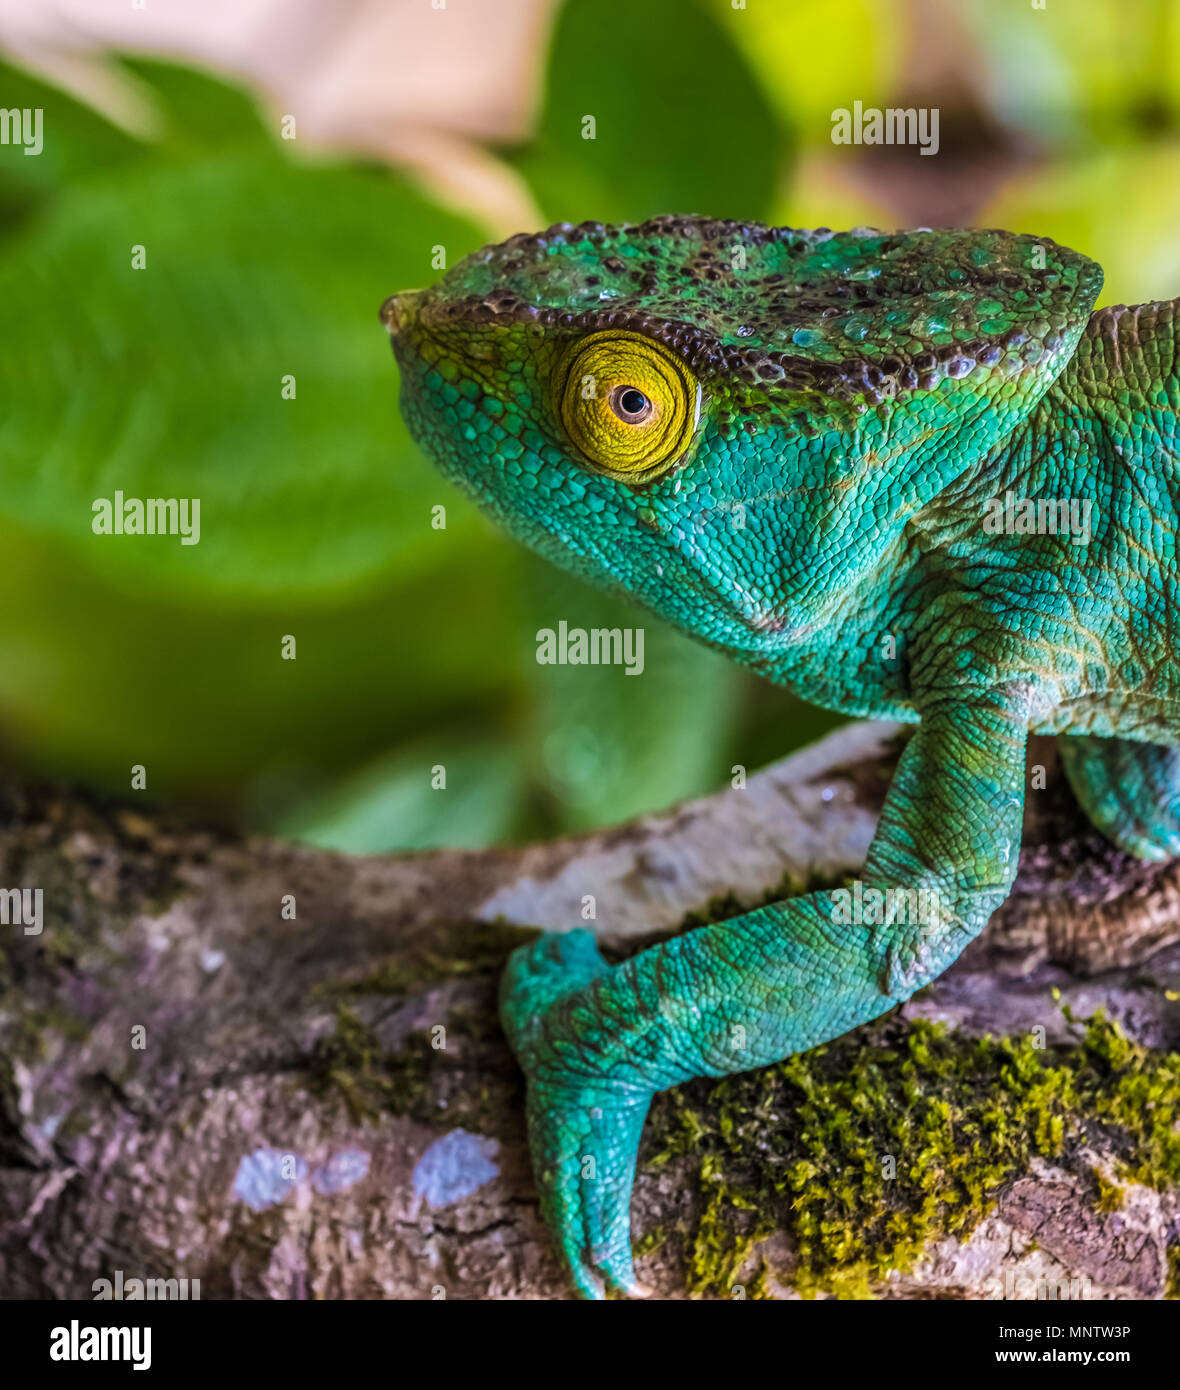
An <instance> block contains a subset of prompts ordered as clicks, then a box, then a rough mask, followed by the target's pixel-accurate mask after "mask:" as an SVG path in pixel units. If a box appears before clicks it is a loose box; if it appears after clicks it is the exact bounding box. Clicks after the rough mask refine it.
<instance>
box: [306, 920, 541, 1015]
mask: <svg viewBox="0 0 1180 1390" xmlns="http://www.w3.org/2000/svg"><path fill="white" fill-rule="evenodd" d="M537 933H538V929H537V928H535V927H517V926H513V925H511V924H510V923H507V922H500V921H497V922H435V923H433V924H432V925H431V928H430V932H429V942H430V944H429V946H427V945H425V944H418V945H409V946H404V947H402V948H400V949H399V950H398V951H397V953H396V954H394V955H392V956H390V957H389V958H388V959H387V960H384V961H381V962H379V963H378V964H377V965H376V966H374V968H373V969H372V970H370V971H369V972H368V973H367V974H365V975H363V976H361V977H360V978H359V979H354V980H344V981H329V982H325V983H322V984H320V985H317V986H316V990H315V992H316V993H319V994H333V995H337V996H350V997H356V996H360V995H374V994H380V995H394V996H403V995H407V994H411V993H413V992H414V991H415V990H417V989H421V988H422V987H423V986H424V985H430V984H441V983H444V982H445V981H447V980H463V979H470V978H473V977H476V976H480V975H487V976H489V977H490V976H498V975H499V973H500V971H501V970H502V969H503V968H504V964H505V962H506V961H507V959H508V957H509V955H511V953H512V952H513V951H514V950H515V949H516V948H517V947H518V946H523V945H526V944H527V943H528V942H530V941H533V940H535V939H536V937H537ZM424 939H425V936H424Z"/></svg>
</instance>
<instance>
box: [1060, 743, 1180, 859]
mask: <svg viewBox="0 0 1180 1390" xmlns="http://www.w3.org/2000/svg"><path fill="white" fill-rule="evenodd" d="M1057 746H1058V749H1059V750H1060V753H1061V761H1062V765H1063V766H1064V768H1065V775H1066V776H1067V777H1068V778H1069V784H1070V786H1071V787H1073V790H1074V795H1075V796H1076V797H1077V799H1078V802H1079V803H1080V805H1081V807H1082V810H1083V811H1085V813H1086V814H1087V815H1088V816H1089V817H1090V819H1091V820H1092V821H1093V822H1094V824H1095V825H1096V826H1097V827H1098V829H1099V830H1101V831H1102V833H1103V834H1104V835H1105V836H1106V838H1107V839H1108V840H1110V841H1111V842H1112V843H1114V844H1116V845H1118V847H1119V848H1120V849H1124V850H1126V851H1127V853H1128V854H1133V855H1135V857H1136V858H1138V859H1167V858H1169V857H1170V856H1171V855H1173V854H1180V748H1170V747H1167V746H1166V745H1164V744H1158V743H1133V742H1132V741H1131V740H1130V739H1125V738H1092V737H1090V736H1089V735H1081V734H1063V735H1062V736H1061V737H1060V738H1059V739H1058V740H1057Z"/></svg>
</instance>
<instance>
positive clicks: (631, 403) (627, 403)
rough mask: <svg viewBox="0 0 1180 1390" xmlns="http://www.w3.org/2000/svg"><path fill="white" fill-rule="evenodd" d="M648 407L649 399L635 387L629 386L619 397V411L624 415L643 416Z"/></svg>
mask: <svg viewBox="0 0 1180 1390" xmlns="http://www.w3.org/2000/svg"><path fill="white" fill-rule="evenodd" d="M646 406H647V397H646V396H645V395H644V394H643V392H642V391H637V390H636V389H635V387H634V386H628V387H627V389H626V390H625V391H624V392H622V394H621V395H620V396H619V409H620V410H621V411H622V412H623V414H624V415H642V414H643V411H644V409H645V408H646Z"/></svg>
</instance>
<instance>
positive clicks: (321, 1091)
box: [305, 1002, 520, 1134]
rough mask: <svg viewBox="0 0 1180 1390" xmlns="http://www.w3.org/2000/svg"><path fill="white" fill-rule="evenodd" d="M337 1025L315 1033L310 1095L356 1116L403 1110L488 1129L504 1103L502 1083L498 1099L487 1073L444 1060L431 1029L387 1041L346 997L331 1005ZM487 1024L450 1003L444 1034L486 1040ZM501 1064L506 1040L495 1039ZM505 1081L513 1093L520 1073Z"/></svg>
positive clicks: (358, 1119) (433, 1120) (425, 1120)
mask: <svg viewBox="0 0 1180 1390" xmlns="http://www.w3.org/2000/svg"><path fill="white" fill-rule="evenodd" d="M335 1014H336V1026H335V1029H334V1030H333V1032H332V1033H331V1034H330V1035H329V1036H328V1037H326V1038H323V1039H321V1040H320V1042H319V1044H318V1045H317V1047H316V1049H315V1051H314V1053H313V1054H312V1057H311V1061H310V1064H309V1066H308V1068H307V1071H306V1073H305V1084H306V1087H307V1089H308V1090H309V1091H311V1093H312V1094H313V1095H316V1096H321V1097H323V1096H331V1095H335V1096H338V1097H339V1098H340V1099H341V1100H343V1101H344V1104H345V1105H346V1107H347V1109H348V1113H349V1115H350V1117H351V1119H352V1121H353V1123H354V1124H360V1123H365V1122H372V1123H375V1122H376V1121H377V1120H379V1119H380V1117H381V1116H382V1115H383V1114H389V1115H408V1116H410V1117H411V1118H412V1119H415V1120H418V1121H419V1122H420V1123H422V1124H434V1125H438V1124H440V1123H445V1124H446V1125H447V1126H448V1127H450V1126H453V1125H463V1126H466V1127H468V1128H470V1129H472V1130H475V1131H478V1132H480V1133H484V1134H486V1133H488V1132H489V1131H490V1130H491V1129H492V1128H493V1127H494V1126H495V1123H496V1121H497V1119H502V1117H503V1113H504V1110H505V1106H504V1102H503V1090H504V1087H503V1084H501V1086H500V1091H499V1096H500V1098H499V1100H498V1101H497V1096H496V1094H495V1091H494V1087H493V1085H492V1084H491V1081H490V1080H483V1079H481V1078H480V1077H479V1076H478V1074H473V1073H472V1072H471V1071H468V1070H464V1069H463V1068H461V1067H454V1066H450V1065H448V1060H447V1053H446V1052H445V1051H444V1050H442V1049H437V1048H436V1047H435V1046H434V1042H435V1036H434V1033H433V1030H432V1029H429V1028H418V1029H415V1030H414V1031H412V1032H411V1033H409V1034H407V1036H406V1038H405V1040H404V1042H403V1044H402V1046H400V1047H399V1048H396V1049H390V1048H385V1047H383V1046H382V1044H381V1042H380V1039H379V1038H378V1037H377V1035H376V1033H375V1032H374V1030H373V1029H372V1028H371V1027H370V1026H369V1025H368V1024H366V1023H365V1022H364V1021H363V1020H362V1019H361V1018H360V1017H359V1016H358V1015H357V1013H356V1012H355V1011H354V1010H353V1009H352V1008H350V1007H349V1006H348V1005H346V1004H344V1003H342V1002H341V1003H338V1004H337V1005H336V1010H335ZM491 1026H492V1024H491V1022H490V1021H489V1020H488V1018H487V1016H486V1015H484V1014H483V1013H480V1012H479V1011H478V1010H470V1011H467V1010H460V1009H456V1010H454V1013H453V1014H452V1016H451V1017H450V1019H449V1020H448V1022H447V1024H446V1029H447V1036H448V1037H452V1038H453V1037H467V1038H470V1039H478V1040H482V1042H483V1043H485V1044H486V1042H487V1041H488V1033H489V1031H490V1028H491ZM498 1046H499V1048H500V1050H501V1052H502V1053H503V1061H504V1064H505V1065H504V1071H505V1073H508V1072H509V1070H510V1059H509V1057H508V1052H507V1046H506V1044H505V1043H504V1042H503V1040H502V1039H499V1042H498ZM508 1088H509V1090H510V1091H511V1092H512V1094H513V1099H514V1100H515V1099H517V1098H518V1097H517V1096H516V1092H518V1091H519V1089H520V1086H519V1080H518V1078H517V1077H516V1076H515V1074H514V1073H512V1074H511V1075H510V1076H509V1078H508Z"/></svg>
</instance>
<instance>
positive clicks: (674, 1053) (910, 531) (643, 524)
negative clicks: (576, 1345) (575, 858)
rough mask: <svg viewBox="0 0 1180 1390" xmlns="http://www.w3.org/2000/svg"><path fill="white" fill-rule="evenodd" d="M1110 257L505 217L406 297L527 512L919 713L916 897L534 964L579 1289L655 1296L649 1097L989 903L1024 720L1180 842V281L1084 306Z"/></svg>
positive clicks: (641, 582) (763, 660) (497, 483)
mask: <svg viewBox="0 0 1180 1390" xmlns="http://www.w3.org/2000/svg"><path fill="white" fill-rule="evenodd" d="M1101 283H1102V272H1101V270H1100V269H1099V267H1098V266H1097V265H1096V264H1095V263H1094V262H1093V261H1091V260H1089V259H1088V258H1087V257H1085V256H1083V255H1079V254H1078V253H1077V252H1074V251H1070V250H1067V249H1065V248H1064V247H1060V246H1058V245H1056V244H1055V243H1054V242H1052V241H1049V240H1048V239H1046V238H1039V237H1032V236H1022V235H1015V234H1012V233H1009V232H1003V231H972V230H936V231H931V230H921V231H913V232H900V233H894V234H886V233H881V232H877V231H873V230H870V229H866V228H858V229H856V230H853V231H849V232H840V233H832V232H829V231H827V230H819V231H798V230H793V229H790V228H785V227H763V226H757V225H750V224H744V223H736V222H725V221H713V220H708V219H705V218H697V217H662V218H657V219H655V220H653V221H649V222H646V223H643V224H642V225H624V226H618V227H612V226H603V225H600V224H597V223H583V224H581V225H579V226H571V225H570V224H568V223H562V224H559V225H557V226H553V227H550V228H549V229H548V230H547V231H545V232H542V233H540V234H539V235H536V236H529V235H520V236H514V237H512V238H511V239H510V240H508V241H506V242H504V243H503V244H501V245H498V246H491V247H486V248H485V249H483V250H481V251H478V252H476V253H475V254H474V255H471V256H469V257H468V258H467V259H466V260H464V261H463V262H462V263H461V264H459V265H457V266H456V267H454V268H453V269H452V270H450V271H449V272H448V273H447V274H446V275H445V276H444V278H443V279H442V280H440V281H439V282H438V283H437V284H436V285H434V286H433V287H432V288H430V289H428V290H424V291H411V292H407V293H403V294H399V295H396V296H394V297H393V298H392V299H390V300H388V301H387V302H386V304H385V306H384V308H383V310H382V318H383V320H384V322H385V324H386V327H387V328H388V330H389V331H390V333H391V334H392V337H393V347H394V351H395V353H396V356H397V361H398V365H399V367H400V373H401V403H402V410H403V413H404V415H405V418H406V420H407V422H408V424H409V427H410V429H411V431H412V433H413V435H414V436H415V438H416V439H417V441H418V442H419V444H420V445H421V446H422V447H423V449H424V450H425V451H426V452H427V453H428V454H429V455H430V456H431V457H432V458H433V460H434V461H435V462H436V463H437V464H438V465H439V466H440V467H441V468H442V470H443V472H444V473H445V474H447V475H448V476H449V477H451V478H452V479H454V480H455V481H456V482H457V483H459V484H460V485H461V486H462V487H463V488H464V489H465V490H466V491H467V492H468V493H469V494H470V495H471V496H472V497H473V498H474V499H475V500H476V501H477V503H479V504H480V505H481V506H482V507H483V508H485V509H486V510H487V511H488V512H489V513H490V514H491V515H492V516H493V517H495V518H497V519H498V520H499V521H500V522H501V523H503V525H504V526H506V527H507V528H508V529H509V530H510V531H512V532H514V533H515V534H516V535H517V536H518V537H519V538H520V539H521V540H523V541H524V542H526V543H527V544H528V545H530V546H532V547H534V548H535V549H536V550H538V551H539V552H540V553H541V554H543V555H545V556H547V557H548V558H549V559H551V560H553V561H554V562H556V563H557V564H559V565H562V566H564V567H565V568H566V569H569V570H571V571H573V572H574V573H575V574H578V575H581V576H583V577H584V578H585V579H587V580H589V581H591V582H593V583H596V584H599V585H601V586H604V587H606V588H608V589H611V590H613V591H615V592H618V593H623V594H627V595H629V596H630V597H631V598H632V599H634V600H635V601H637V602H638V603H640V604H641V605H643V606H644V607H645V608H647V609H648V610H650V611H651V612H653V613H656V614H658V615H659V616H660V617H661V618H663V619H665V620H666V621H668V622H670V623H672V624H674V625H675V626H676V627H678V628H680V629H681V630H682V631H684V632H687V633H689V634H691V635H692V636H694V637H696V638H698V639H700V640H701V641H703V642H706V643H708V644H709V645H710V646H712V647H716V648H719V649H721V650H723V651H725V652H728V653H729V654H730V655H731V656H732V657H733V658H734V659H736V660H737V661H740V662H742V663H744V664H745V665H747V666H750V667H752V668H753V669H754V670H755V671H758V672H759V673H760V674H762V675H763V676H765V677H767V678H768V679H769V680H771V681H774V682H777V683H778V684H780V685H783V686H786V687H788V688H790V689H791V690H794V691H796V692H798V693H799V694H800V695H803V696H805V697H806V698H807V699H808V700H810V701H812V702H814V703H816V704H819V705H823V706H826V707H827V708H830V709H833V710H838V711H841V712H843V713H845V714H849V715H868V716H873V717H877V718H884V719H894V720H903V721H908V722H911V723H916V724H917V726H918V727H917V729H916V731H915V732H914V734H913V735H912V737H911V738H910V740H909V741H908V743H907V744H906V746H905V750H904V752H903V754H902V756H901V760H900V763H899V765H898V768H897V771H896V774H895V776H894V779H893V783H892V786H891V789H890V791H889V795H888V798H887V800H886V802H885V806H884V810H883V812H882V815H881V819H880V823H879V825H878V828H877V832H876V835H875V838H874V839H873V842H872V845H871V847H870V850H869V853H868V858H867V861H866V863H865V867H864V871H863V886H864V889H865V890H866V891H867V889H868V888H869V887H873V888H876V889H877V890H879V891H880V892H881V893H882V894H885V895H886V899H885V900H886V901H888V895H889V894H890V893H891V892H892V893H894V894H896V893H897V891H898V890H899V889H900V890H909V889H913V890H921V891H924V892H926V893H927V895H928V900H929V901H931V902H933V903H935V904H936V910H935V911H933V912H932V913H928V914H926V915H925V919H924V920H922V921H920V922H914V921H913V920H912V919H911V918H910V915H909V914H907V913H905V912H904V911H903V912H900V913H897V914H894V913H892V912H888V911H887V912H885V913H884V914H881V913H877V914H875V915H876V916H882V915H883V918H884V920H880V921H876V920H874V921H865V922H857V921H855V920H853V921H849V920H848V918H849V916H850V914H849V913H848V912H847V910H846V907H845V906H843V905H842V903H841V901H840V900H839V898H838V895H837V894H836V893H834V892H817V893H812V894H810V895H808V896H806V897H801V898H796V899H793V900H789V901H785V902H780V903H776V904H773V905H771V906H767V907H763V908H759V909H757V910H755V911H751V912H749V913H747V914H745V915H744V916H741V917H739V918H736V919H734V920H731V921H728V922H726V923H724V924H722V925H717V926H712V927H707V928H702V929H699V930H696V931H692V932H689V933H687V934H685V935H683V936H680V937H678V938H676V939H673V940H670V941H668V942H666V943H664V944H662V945H659V946H656V947H654V948H652V949H650V950H647V951H645V952H643V953H641V954H639V955H637V956H635V957H634V958H633V959H631V960H628V961H626V962H625V963H623V964H622V965H619V966H616V967H611V966H608V965H607V964H606V962H605V961H604V960H603V958H602V957H601V956H600V954H599V953H598V950H597V948H596V946H595V944H594V940H593V938H592V937H591V935H590V934H589V933H588V932H586V931H580V930H579V931H570V932H565V933H552V932H551V933H547V934H545V935H543V936H541V937H540V938H539V939H538V940H537V941H536V943H534V944H532V945H530V946H528V947H525V948H522V949H520V950H518V951H517V952H516V953H515V954H514V955H513V957H512V959H511V960H510V962H509V965H508V968H507V971H506V973H505V977H504V981H503V986H502V993H501V1013H502V1019H503V1023H504V1027H505V1030H506V1032H507V1034H508V1037H509V1040H510V1042H511V1044H512V1047H513V1049H514V1051H515V1053H516V1056H517V1058H518V1059H519V1061H520V1064H521V1066H522V1067H523V1069H524V1072H525V1074H526V1076H527V1080H528V1125H529V1138H530V1145H531V1149H532V1155H533V1165H534V1171H535V1175H536V1182H537V1186H538V1190H539V1192H540V1197H541V1205H542V1211H543V1213H544V1215H545V1217H546V1219H547V1221H548V1223H549V1225H550V1227H551V1228H552V1230H553V1232H554V1236H555V1239H556V1243H557V1246H558V1249H559V1251H560V1253H561V1256H562V1258H563V1260H564V1262H565V1264H566V1265H567V1266H568V1268H569V1271H570V1273H571V1276H572V1278H573V1281H574V1284H575V1285H576V1287H577V1289H578V1291H579V1292H580V1293H581V1294H583V1295H585V1296H588V1297H602V1296H603V1294H604V1291H605V1289H607V1288H615V1289H621V1290H624V1291H629V1292H636V1291H640V1290H638V1286H637V1284H636V1281H635V1275H634V1272H633V1269H632V1260H631V1249H630V1210H629V1208H630V1198H631V1188H632V1180H633V1175H634V1169H635V1161H636V1151H637V1146H638V1141H639V1137H640V1131H641V1129H642V1126H643V1123H644V1119H645V1116H646V1114H647V1110H648V1107H649V1103H650V1100H651V1097H652V1095H653V1094H654V1093H655V1092H657V1091H661V1090H663V1089H665V1088H666V1087H669V1086H674V1085H676V1084H677V1083H679V1082H682V1081H684V1080H686V1079H688V1078H690V1077H694V1076H701V1075H708V1076H720V1075H723V1074H725V1073H729V1072H737V1071H745V1070H747V1069H749V1068H752V1067H758V1066H762V1065H766V1064H769V1063H771V1062H773V1061H776V1060H779V1059H781V1058H783V1057H785V1056H787V1055H788V1054H790V1053H793V1052H799V1051H803V1050H805V1049H807V1048H810V1047H813V1046H815V1045H816V1044H818V1043H821V1042H824V1041H826V1040H828V1039H831V1038H833V1037H836V1036H837V1035H839V1034H841V1033H844V1032H846V1031H847V1030H849V1029H850V1028H853V1027H855V1026H856V1025H857V1024H860V1023H863V1022H865V1021H866V1020H869V1019H872V1018H875V1017H876V1016H878V1015H880V1014H882V1013H884V1012H885V1011H886V1010H888V1009H890V1008H892V1007H893V1006H894V1005H896V1004H898V1003H899V1002H901V1001H903V1000H905V999H907V998H909V996H910V995H912V994H913V993H914V992H915V991H916V990H917V989H919V988H921V987H922V986H923V985H925V984H927V983H929V982H930V981H931V980H932V979H934V978H935V977H936V976H937V975H938V974H939V973H940V972H941V971H943V970H944V969H945V968H946V967H947V966H948V965H949V964H950V963H951V962H952V961H953V960H954V959H955V958H956V957H957V956H958V955H959V953H960V952H961V951H962V950H963V948H964V947H965V946H966V944H967V943H968V942H969V941H970V940H971V939H972V938H973V937H975V936H976V935H977V934H978V933H979V932H980V931H981V930H982V929H983V927H984V925H985V924H986V922H987V921H988V918H989V917H990V916H991V914H992V912H993V911H994V910H995V908H996V907H997V906H998V905H999V904H1000V903H1001V902H1002V901H1003V900H1004V898H1005V897H1006V896H1007V894H1008V892H1009V890H1010V888H1011V885H1012V882H1013V878H1014V876H1015V872H1016V863H1017V858H1018V853H1019V846H1020V834H1021V818H1022V807H1023V802H1024V788H1025V746H1026V741H1027V736H1028V734H1029V733H1030V731H1033V732H1039V733H1051V734H1058V735H1061V737H1060V739H1059V744H1060V750H1061V755H1062V760H1063V763H1064V766H1065V770H1066V773H1067V775H1068V778H1069V780H1070V783H1071V785H1072V787H1073V789H1074V791H1075V793H1076V795H1077V797H1078V799H1079V801H1080V802H1081V804H1082V806H1083V808H1084V809H1085V810H1086V812H1087V813H1088V815H1089V816H1090V817H1091V819H1092V820H1093V821H1094V823H1095V824H1096V825H1097V826H1098V828H1099V829H1101V830H1102V831H1103V832H1104V833H1105V834H1106V835H1107V836H1108V837H1109V838H1110V839H1111V840H1112V841H1114V842H1115V843H1116V844H1117V845H1119V846H1122V847H1123V848H1125V849H1126V850H1128V851H1130V852H1132V853H1134V854H1135V855H1138V856H1140V857H1147V858H1162V857H1164V856H1167V855H1171V854H1175V853H1177V852H1180V666H1178V664H1177V661H1176V652H1177V633H1176V631H1175V622H1176V617H1175V615H1176V611H1177V610H1176V602H1177V581H1178V569H1177V561H1176V534H1177V523H1178V517H1177V503H1178V493H1180V472H1178V469H1177V446H1178V443H1180V441H1178V439H1177V410H1178V408H1180V381H1178V377H1177V374H1176V366H1177V364H1176V343H1177V331H1176V303H1159V304H1145V305H1140V306H1138V307H1134V308H1125V307H1112V308H1106V309H1103V310H1101V311H1098V312H1092V310H1093V305H1094V302H1095V299H1096V297H1097V295H1098V291H1099V289H1100V287H1101ZM1177 302H1178V303H1180V301H1177ZM1009 495H1011V497H1012V498H1015V499H1018V500H1019V501H1020V502H1023V501H1025V500H1031V501H1032V502H1033V503H1034V504H1036V503H1038V502H1039V501H1043V500H1044V499H1052V505H1050V506H1049V507H1048V509H1047V511H1046V509H1044V508H1042V509H1041V512H1039V513H1037V515H1039V516H1044V515H1049V516H1051V515H1053V512H1054V507H1055V506H1056V504H1057V503H1059V502H1065V503H1069V502H1071V501H1072V502H1074V503H1077V502H1079V501H1083V502H1086V503H1089V504H1090V506H1089V509H1088V515H1089V516H1090V517H1091V522H1090V524H1089V526H1088V531H1089V534H1088V536H1087V537H1086V538H1085V543H1079V538H1078V537H1077V536H1076V535H1071V534H1062V531H1061V528H1060V527H1058V528H1056V530H1055V531H1054V530H1051V529H1049V527H1048V526H1047V525H1043V526H1042V525H1030V524H1028V522H1027V519H1026V520H1025V522H1023V523H1017V524H1016V525H1011V524H1009V525H1002V526H999V527H997V526H995V525H993V526H990V527H989V526H987V525H986V524H985V522H986V519H987V517H988V516H989V515H991V516H994V515H995V514H996V505H997V504H996V502H995V499H1001V500H1002V499H1005V498H1007V497H1009ZM1033 510H1034V511H1035V510H1036V508H1035V505H1034V509H1033ZM1008 515H1009V517H1011V516H1013V515H1016V516H1024V517H1026V518H1027V515H1028V509H1027V508H1022V507H1021V506H1009V508H1008ZM886 638H892V639H893V640H892V641H891V642H888V641H886V640H885V639H886ZM844 897H845V900H846V899H847V895H846V894H845V895H844ZM853 915H855V914H853ZM862 915H866V916H873V915H874V914H871V913H870V914H862Z"/></svg>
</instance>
